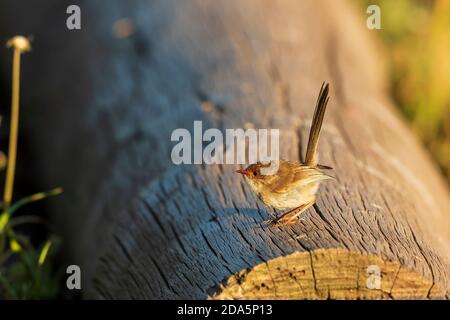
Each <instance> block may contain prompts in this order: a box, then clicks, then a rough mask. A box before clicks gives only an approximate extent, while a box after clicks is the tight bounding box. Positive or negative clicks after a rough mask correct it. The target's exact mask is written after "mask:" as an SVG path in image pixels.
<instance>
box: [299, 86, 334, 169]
mask: <svg viewBox="0 0 450 320" xmlns="http://www.w3.org/2000/svg"><path fill="white" fill-rule="evenodd" d="M328 89H329V85H328V83H326V84H325V82H324V83H323V84H322V87H321V88H320V92H319V97H318V98H317V104H316V109H315V110H314V116H313V119H312V123H311V130H310V131H309V140H308V148H307V149H306V159H305V164H306V165H307V166H311V167H315V166H317V161H318V156H317V145H318V143H319V136H320V129H321V128H322V122H323V116H324V115H325V110H326V109H327V104H328V100H329V97H328Z"/></svg>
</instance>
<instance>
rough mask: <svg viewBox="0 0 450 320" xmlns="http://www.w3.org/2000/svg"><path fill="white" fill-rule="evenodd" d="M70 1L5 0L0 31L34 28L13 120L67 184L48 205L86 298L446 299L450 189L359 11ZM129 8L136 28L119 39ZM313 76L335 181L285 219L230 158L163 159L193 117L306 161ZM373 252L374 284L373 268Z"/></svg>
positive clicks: (283, 2)
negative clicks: (396, 103)
mask: <svg viewBox="0 0 450 320" xmlns="http://www.w3.org/2000/svg"><path fill="white" fill-rule="evenodd" d="M65 5H66V4H65V3H63V2H60V1H55V2H54V3H52V4H49V3H48V2H46V3H39V4H29V3H25V2H18V1H2V4H1V7H2V8H1V9H0V12H1V15H2V16H5V15H6V16H16V17H17V18H16V22H15V23H13V22H11V21H8V23H7V24H6V23H5V20H4V19H3V20H2V23H3V25H2V28H1V29H2V31H1V32H2V36H3V35H4V34H8V35H9V34H11V33H16V32H21V33H25V34H33V35H34V39H35V44H34V52H32V53H31V54H30V55H29V56H27V57H26V58H25V60H26V62H25V63H26V65H25V67H24V70H25V76H24V91H23V101H24V102H23V104H22V105H23V108H22V110H26V111H24V112H25V113H24V114H22V117H23V119H24V121H25V123H26V125H25V133H24V136H25V137H26V138H27V139H29V143H30V145H31V146H32V148H33V151H34V157H35V158H36V161H37V164H36V170H37V171H36V172H37V176H38V177H39V179H41V181H45V184H47V185H51V186H54V185H55V184H58V183H59V184H61V185H62V186H63V187H65V189H66V192H65V195H64V197H62V198H61V199H60V200H55V202H54V206H53V207H52V208H53V220H54V221H55V223H56V226H58V227H60V228H61V229H58V230H60V231H61V232H62V234H63V235H64V236H65V239H66V250H67V251H66V252H67V262H68V263H70V264H79V265H81V266H82V270H83V282H84V284H83V287H84V288H85V289H84V291H83V292H84V294H85V296H86V297H93V298H126V299H128V298H158V299H160V298H169V299H173V298H200V299H206V298H215V299H222V298H232V299H245V298H255V299H258V298H294V299H299V298H394V299H398V298H449V294H450V293H449V289H450V282H449V280H450V264H449V258H450V213H449V210H448V208H450V201H449V194H448V190H447V189H446V186H445V184H444V182H443V181H442V179H441V177H440V176H439V174H438V173H437V170H436V169H435V167H434V166H433V165H432V164H431V160H430V159H429V157H428V155H426V154H425V152H424V151H423V149H422V147H420V145H419V144H418V142H417V141H416V139H415V138H414V137H413V136H412V134H411V133H410V132H409V131H408V129H407V128H406V126H405V125H404V123H402V121H401V120H399V117H398V115H397V114H396V111H395V110H394V108H393V107H392V104H391V102H390V100H389V99H388V98H387V94H386V90H385V87H384V76H383V74H382V72H381V71H380V68H381V64H380V62H379V57H378V55H377V54H376V53H375V52H376V47H375V46H374V45H373V43H372V40H371V36H370V35H369V31H368V30H365V21H364V20H363V19H361V18H360V17H358V16H362V15H363V14H364V12H359V13H358V12H355V9H354V8H352V7H350V6H349V5H348V4H347V3H346V2H344V1H312V0H305V1H287V0H280V1H272V0H270V1H269V0H265V1H238V0H229V1H220V2H219V1H210V0H198V1H194V0H193V1H175V0H159V1H136V2H124V1H119V0H115V1H108V4H105V3H104V2H103V1H80V2H79V5H80V7H81V9H82V14H83V20H82V30H80V31H68V30H67V29H66V28H65V21H64V19H65V16H64V13H65ZM20 6H25V7H26V8H27V11H24V10H22V11H20V10H18V8H20ZM30 13H32V16H31V14H30ZM124 17H126V18H128V19H129V20H128V21H131V22H132V24H133V26H134V33H133V34H132V35H130V36H129V37H125V38H120V37H116V36H114V33H113V26H114V23H115V22H116V21H117V20H118V19H120V18H124ZM2 39H3V37H2ZM7 70H8V67H7V64H6V63H5V62H3V61H2V74H3V75H5V74H8V73H7ZM323 80H327V81H329V82H330V83H331V88H332V92H331V96H332V98H331V101H330V104H329V107H328V111H327V115H326V118H325V123H324V129H323V133H322V136H321V141H320V146H319V153H320V157H321V162H322V163H324V164H327V165H331V166H333V167H334V168H335V170H334V175H335V176H336V178H337V180H336V182H331V183H326V184H323V186H322V187H321V189H320V191H319V194H318V201H317V203H316V205H314V207H313V208H311V209H310V210H308V211H307V212H306V213H305V214H304V215H303V219H302V220H301V221H299V222H298V223H297V224H295V225H292V226H287V227H282V228H267V227H263V226H262V224H261V222H262V221H263V220H264V219H267V218H268V217H269V216H268V213H271V212H273V211H272V210H271V209H269V208H266V207H264V206H263V205H262V204H261V202H260V201H259V200H258V199H257V198H256V197H255V196H254V195H253V193H252V192H250V190H249V188H248V186H246V185H245V184H244V182H243V180H242V178H241V177H240V176H238V175H236V174H235V173H234V170H236V169H237V167H238V166H233V165H191V166H175V165H173V164H172V162H171V160H170V151H171V148H172V146H173V144H172V143H171V142H170V134H171V132H172V131H173V130H174V129H175V128H187V129H190V130H191V129H192V126H193V121H194V120H202V121H203V124H204V126H205V129H206V127H217V128H221V129H224V128H241V127H246V126H247V127H248V126H252V127H255V128H279V129H280V130H281V141H282V143H281V150H280V151H281V154H282V156H283V158H286V159H292V160H296V159H299V158H300V157H301V154H302V152H304V147H305V143H306V141H305V140H306V139H307V132H308V130H309V124H310V120H311V116H312V112H313V106H314V101H315V99H316V95H317V92H318V89H319V87H320V84H321V83H322V81H323ZM302 148H303V149H302ZM42 183H44V182H42ZM370 266H375V268H376V267H379V268H380V270H381V286H380V287H379V288H378V287H375V288H373V287H371V286H370V285H369V286H367V284H368V280H369V281H370V280H371V279H370V277H369V275H368V271H370V270H371V267H370ZM369 288H371V289H369Z"/></svg>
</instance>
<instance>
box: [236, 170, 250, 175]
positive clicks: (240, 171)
mask: <svg viewBox="0 0 450 320" xmlns="http://www.w3.org/2000/svg"><path fill="white" fill-rule="evenodd" d="M236 172H237V173H240V174H245V175H248V171H247V170H237V171H236Z"/></svg>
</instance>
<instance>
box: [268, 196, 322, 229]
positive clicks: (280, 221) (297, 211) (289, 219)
mask: <svg viewBox="0 0 450 320" xmlns="http://www.w3.org/2000/svg"><path fill="white" fill-rule="evenodd" d="M315 202H316V199H315V198H314V199H312V200H311V201H310V202H307V203H305V204H302V205H301V206H300V207H297V208H294V209H292V210H289V211H288V212H286V213H284V214H282V215H281V217H279V218H276V219H274V220H272V221H270V224H271V225H275V226H280V225H286V224H291V223H293V222H295V220H296V219H297V217H298V216H299V215H301V214H302V213H303V212H304V211H305V210H306V209H308V208H309V207H311V206H312V205H313V204H314V203H315Z"/></svg>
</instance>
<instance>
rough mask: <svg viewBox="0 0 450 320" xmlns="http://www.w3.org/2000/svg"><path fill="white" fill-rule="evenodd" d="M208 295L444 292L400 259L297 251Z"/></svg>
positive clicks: (422, 295)
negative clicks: (397, 260)
mask: <svg viewBox="0 0 450 320" xmlns="http://www.w3.org/2000/svg"><path fill="white" fill-rule="evenodd" d="M213 291H214V292H213V293H212V294H211V295H210V297H209V299H214V300H220V299H439V298H445V294H446V292H445V290H442V289H441V288H439V286H437V285H435V284H434V283H433V281H432V279H427V278H425V277H423V276H422V275H420V274H419V273H417V272H415V271H413V270H410V269H408V268H406V267H402V266H401V264H400V263H399V262H396V261H386V260H384V259H383V258H381V257H379V256H375V255H368V254H365V253H359V252H353V251H349V250H345V249H318V250H314V251H311V252H295V253H293V254H291V255H288V256H284V257H278V258H275V259H272V260H269V261H267V262H266V263H261V264H259V265H257V266H255V267H253V268H249V269H245V270H242V271H240V272H238V273H236V274H234V275H232V276H231V277H229V278H228V279H227V280H225V281H224V283H223V284H221V285H219V286H218V287H217V288H215V289H214V290H213Z"/></svg>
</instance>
